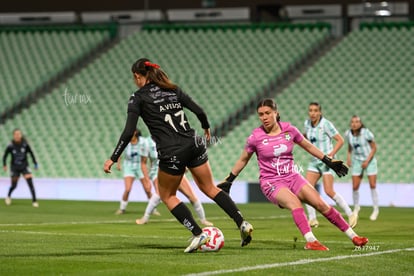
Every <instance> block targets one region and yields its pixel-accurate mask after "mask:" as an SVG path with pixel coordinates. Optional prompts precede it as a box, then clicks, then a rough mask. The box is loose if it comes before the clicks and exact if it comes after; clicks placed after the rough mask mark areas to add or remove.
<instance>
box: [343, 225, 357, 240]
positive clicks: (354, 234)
mask: <svg viewBox="0 0 414 276" xmlns="http://www.w3.org/2000/svg"><path fill="white" fill-rule="evenodd" d="M345 234H346V235H347V236H348V238H350V239H351V240H352V239H353V238H354V237H356V236H357V234H356V233H355V231H354V230H353V229H352V228H351V227H349V228H348V230H346V231H345Z"/></svg>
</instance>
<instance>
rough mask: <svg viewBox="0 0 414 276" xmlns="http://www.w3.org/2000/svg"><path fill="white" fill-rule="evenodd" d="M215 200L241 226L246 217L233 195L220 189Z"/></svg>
mask: <svg viewBox="0 0 414 276" xmlns="http://www.w3.org/2000/svg"><path fill="white" fill-rule="evenodd" d="M213 200H214V201H215V202H216V203H217V205H218V206H220V207H221V209H223V210H224V211H225V212H226V213H227V214H228V215H229V216H230V217H231V218H232V219H233V220H234V222H235V223H236V224H237V227H239V228H240V225H241V224H242V223H243V220H244V219H243V216H242V214H241V212H240V210H239V209H238V208H237V206H236V204H235V203H234V201H233V200H232V199H231V197H230V196H229V195H228V194H227V193H225V192H223V191H220V192H219V193H218V194H217V195H216V197H215V198H213Z"/></svg>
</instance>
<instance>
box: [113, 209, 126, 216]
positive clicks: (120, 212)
mask: <svg viewBox="0 0 414 276" xmlns="http://www.w3.org/2000/svg"><path fill="white" fill-rule="evenodd" d="M123 214H125V210H123V209H119V210H117V211H116V212H115V215H123Z"/></svg>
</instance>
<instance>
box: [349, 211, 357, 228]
mask: <svg viewBox="0 0 414 276" xmlns="http://www.w3.org/2000/svg"><path fill="white" fill-rule="evenodd" d="M348 222H349V226H350V227H351V228H355V226H356V225H357V222H358V213H356V212H352V214H351V215H350V216H348Z"/></svg>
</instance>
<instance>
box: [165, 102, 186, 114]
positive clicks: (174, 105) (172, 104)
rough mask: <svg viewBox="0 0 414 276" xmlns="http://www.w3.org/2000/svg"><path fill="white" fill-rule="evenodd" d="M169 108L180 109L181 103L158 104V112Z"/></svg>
mask: <svg viewBox="0 0 414 276" xmlns="http://www.w3.org/2000/svg"><path fill="white" fill-rule="evenodd" d="M171 109H182V107H181V103H169V104H164V105H160V112H164V111H166V110H171Z"/></svg>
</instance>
